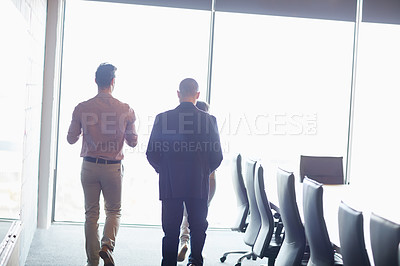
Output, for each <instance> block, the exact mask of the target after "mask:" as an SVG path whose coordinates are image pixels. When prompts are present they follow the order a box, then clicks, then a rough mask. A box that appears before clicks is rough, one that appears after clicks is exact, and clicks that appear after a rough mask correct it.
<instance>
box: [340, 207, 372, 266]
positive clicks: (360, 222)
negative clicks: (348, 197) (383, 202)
mask: <svg viewBox="0 0 400 266" xmlns="http://www.w3.org/2000/svg"><path fill="white" fill-rule="evenodd" d="M338 219H339V238H340V253H341V254H342V257H343V263H344V265H346V266H359V265H362V266H370V265H371V263H370V261H369V258H368V253H367V250H366V249H365V241H364V219H363V214H362V212H359V211H356V210H354V209H352V208H350V207H349V206H348V205H346V204H345V203H344V202H341V203H340V205H339V214H338Z"/></svg>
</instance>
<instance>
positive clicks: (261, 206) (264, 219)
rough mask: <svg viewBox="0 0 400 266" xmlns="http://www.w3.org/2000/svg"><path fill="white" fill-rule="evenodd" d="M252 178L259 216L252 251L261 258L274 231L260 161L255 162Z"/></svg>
mask: <svg viewBox="0 0 400 266" xmlns="http://www.w3.org/2000/svg"><path fill="white" fill-rule="evenodd" d="M254 178H255V182H254V190H255V195H256V202H257V206H258V211H259V213H260V218H261V228H260V232H259V233H258V236H257V239H256V242H255V243H254V246H253V253H254V254H255V255H257V256H259V257H261V258H262V257H264V253H265V250H266V249H267V248H268V247H269V244H270V243H271V239H272V234H273V233H274V217H273V215H272V211H271V207H270V205H269V201H268V198H267V194H266V193H265V187H264V170H263V167H262V166H261V164H260V163H257V164H256V170H255V177H254Z"/></svg>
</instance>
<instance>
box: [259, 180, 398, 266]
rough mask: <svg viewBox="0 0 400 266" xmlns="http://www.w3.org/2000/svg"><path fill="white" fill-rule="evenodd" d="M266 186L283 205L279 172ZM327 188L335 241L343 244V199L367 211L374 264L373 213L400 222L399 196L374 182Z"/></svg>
mask: <svg viewBox="0 0 400 266" xmlns="http://www.w3.org/2000/svg"><path fill="white" fill-rule="evenodd" d="M295 179H296V181H295V189H296V200H297V205H298V208H299V213H300V216H301V218H302V219H303V183H301V182H300V180H298V178H296V176H295ZM274 180H275V182H274ZM265 189H266V193H267V197H268V199H269V201H270V202H271V203H272V204H273V205H275V206H276V207H277V208H279V202H278V195H277V188H276V176H275V179H273V178H272V179H271V178H270V179H268V180H265ZM323 189H324V190H323V208H324V219H325V223H326V227H327V230H328V234H329V237H330V240H331V242H332V243H333V244H334V245H335V246H337V247H338V248H340V239H339V223H338V210H339V205H340V202H341V201H343V202H344V203H346V204H347V205H348V206H350V207H351V208H353V209H355V210H357V211H361V212H363V218H364V238H365V245H366V249H367V252H368V255H369V258H370V261H371V264H372V265H373V257H372V250H371V242H370V231H369V229H370V228H369V225H370V216H371V213H374V214H376V215H379V216H381V217H383V218H386V219H388V220H390V221H393V222H395V223H398V224H400V208H399V207H398V203H399V202H400V201H399V200H398V199H399V197H395V198H393V194H391V193H386V192H387V189H386V190H383V189H382V188H381V187H379V186H376V185H373V184H372V185H370V186H368V185H365V184H358V185H353V184H352V185H323ZM399 194H400V192H399ZM303 221H304V219H303Z"/></svg>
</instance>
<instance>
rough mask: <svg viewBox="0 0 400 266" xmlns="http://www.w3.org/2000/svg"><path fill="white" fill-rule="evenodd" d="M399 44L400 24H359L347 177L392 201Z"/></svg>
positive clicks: (397, 145)
mask: <svg viewBox="0 0 400 266" xmlns="http://www.w3.org/2000/svg"><path fill="white" fill-rule="evenodd" d="M399 47H400V25H388V24H374V23H361V25H360V38H359V51H358V60H357V83H356V90H355V103H354V106H355V109H354V133H353V148H352V156H351V175H350V178H351V183H353V184H360V185H362V186H363V188H367V186H368V184H370V187H369V188H370V189H371V191H373V193H374V194H375V195H376V193H379V191H384V192H385V193H384V194H379V197H377V198H379V199H382V200H387V201H390V202H394V201H395V198H397V199H398V198H399V197H398V195H399V193H398V185H397V180H398V178H397V168H395V166H397V165H398V162H399V160H400V157H399V152H398V151H399V150H400V143H399V133H400V127H399V125H398V124H399V123H398V114H399V113H400V106H399V103H398V102H399V100H398V99H399V97H398V91H399V87H400V79H399V62H400V50H399ZM395 176H396V177H395ZM376 180H379V182H377V181H376ZM367 193H368V192H366V195H367ZM396 195H397V196H396ZM383 202H385V201H383Z"/></svg>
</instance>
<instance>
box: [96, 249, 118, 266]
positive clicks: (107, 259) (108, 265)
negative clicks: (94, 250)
mask: <svg viewBox="0 0 400 266" xmlns="http://www.w3.org/2000/svg"><path fill="white" fill-rule="evenodd" d="M99 256H100V257H101V258H102V259H103V261H104V266H115V264H114V259H113V254H112V251H111V250H110V249H109V248H108V247H107V246H103V247H102V248H101V250H100V251H99Z"/></svg>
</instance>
